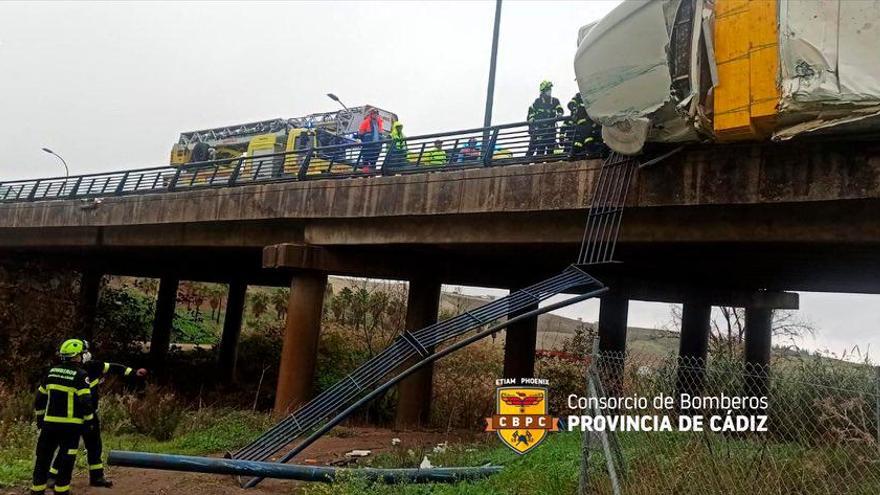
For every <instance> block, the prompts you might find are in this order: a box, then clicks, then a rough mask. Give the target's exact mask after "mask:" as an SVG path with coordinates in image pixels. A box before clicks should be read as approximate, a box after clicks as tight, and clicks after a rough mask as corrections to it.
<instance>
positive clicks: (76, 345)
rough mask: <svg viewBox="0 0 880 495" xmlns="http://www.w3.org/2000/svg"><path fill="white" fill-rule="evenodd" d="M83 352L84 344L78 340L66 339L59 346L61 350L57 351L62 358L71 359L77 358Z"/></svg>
mask: <svg viewBox="0 0 880 495" xmlns="http://www.w3.org/2000/svg"><path fill="white" fill-rule="evenodd" d="M85 351H86V343H85V342H83V341H82V340H80V339H68V340H65V341H64V343H63V344H61V349H59V350H58V353H59V354H61V357H63V358H72V357H76V356H79V355H80V354H82V353H83V352H85Z"/></svg>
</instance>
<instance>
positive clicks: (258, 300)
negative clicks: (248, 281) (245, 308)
mask: <svg viewBox="0 0 880 495" xmlns="http://www.w3.org/2000/svg"><path fill="white" fill-rule="evenodd" d="M249 299H250V307H251V313H252V314H253V315H254V319H256V320H259V319H260V318H262V317H263V315H264V314H266V310H268V309H269V294H267V293H266V291H263V290H256V291H254V292H252V293H251V294H250V296H249Z"/></svg>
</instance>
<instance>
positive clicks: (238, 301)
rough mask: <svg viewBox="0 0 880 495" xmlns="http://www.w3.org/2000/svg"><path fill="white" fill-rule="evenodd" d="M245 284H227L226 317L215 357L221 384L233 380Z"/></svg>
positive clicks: (237, 282)
mask: <svg viewBox="0 0 880 495" xmlns="http://www.w3.org/2000/svg"><path fill="white" fill-rule="evenodd" d="M246 293H247V284H246V283H245V282H243V281H241V280H234V281H232V282H230V283H229V295H228V296H227V298H226V316H225V318H224V319H223V336H222V337H221V338H220V352H219V355H218V356H217V376H218V378H219V380H220V381H222V382H226V383H228V382H231V381H233V380H234V379H235V362H236V359H237V357H238V339H239V336H240V335H241V321H242V316H243V314H244V302H245V295H246Z"/></svg>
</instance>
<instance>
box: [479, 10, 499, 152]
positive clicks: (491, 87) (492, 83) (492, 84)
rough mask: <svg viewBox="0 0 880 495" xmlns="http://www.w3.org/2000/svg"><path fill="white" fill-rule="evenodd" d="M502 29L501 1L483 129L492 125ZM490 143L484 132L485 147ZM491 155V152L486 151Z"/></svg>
mask: <svg viewBox="0 0 880 495" xmlns="http://www.w3.org/2000/svg"><path fill="white" fill-rule="evenodd" d="M500 27H501V0H495V29H494V31H493V33H492V57H491V59H490V62H489V87H488V89H487V90H486V117H485V118H484V119H483V127H489V126H490V125H492V102H493V100H494V98H495V66H496V65H497V64H498V30H499V28H500ZM488 141H489V131H488V130H487V131H484V132H483V146H484V147H485V146H486V144H487V143H488ZM484 152H487V153H491V150H484Z"/></svg>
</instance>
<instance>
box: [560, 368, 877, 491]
mask: <svg viewBox="0 0 880 495" xmlns="http://www.w3.org/2000/svg"><path fill="white" fill-rule="evenodd" d="M594 355H596V356H597V358H595V359H591V360H590V362H591V365H590V367H589V369H590V372H589V381H588V386H587V387H585V388H586V393H585V394H583V395H580V394H573V395H570V396H568V397H567V400H568V401H569V404H567V407H568V408H569V412H568V414H572V415H575V416H574V417H571V418H569V423H570V424H572V426H573V427H574V428H578V427H580V429H582V430H584V431H587V432H589V433H586V434H585V435H584V450H583V454H584V462H583V463H582V473H581V486H580V491H581V493H582V494H588V493H589V494H594V493H595V494H604V493H608V494H615V493H624V494H640V493H645V494H657V493H677V494H716V493H717V494H748V495H755V494H763V493H767V494H783V493H784V494H789V493H797V494H829V493H854V494H869V493H870V494H876V493H880V394H878V388H880V381H878V380H880V378H878V373H877V369H876V368H874V367H872V366H868V365H865V364H855V363H849V362H844V361H840V360H836V359H830V358H820V357H813V356H811V357H805V356H801V357H792V358H779V359H774V361H773V363H772V364H771V365H770V366H766V367H765V366H758V365H752V364H747V363H743V362H742V360H741V358H710V359H708V360H703V359H696V358H686V357H674V356H673V357H669V358H660V357H657V356H650V355H639V354H634V353H627V354H610V353H604V354H598V353H594ZM572 407H575V408H576V409H574V410H572V409H571V408H572ZM578 409H579V410H578ZM578 414H580V415H581V416H579V417H578V416H577V415H578ZM698 425H699V426H698Z"/></svg>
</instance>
